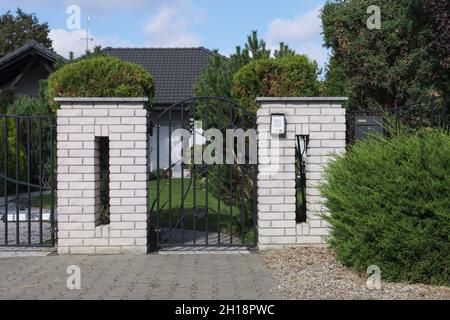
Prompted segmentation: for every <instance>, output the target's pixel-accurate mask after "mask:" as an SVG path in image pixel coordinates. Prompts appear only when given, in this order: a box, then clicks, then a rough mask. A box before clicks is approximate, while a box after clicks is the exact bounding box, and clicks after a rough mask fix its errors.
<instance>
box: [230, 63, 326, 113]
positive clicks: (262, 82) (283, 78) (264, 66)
mask: <svg viewBox="0 0 450 320" xmlns="http://www.w3.org/2000/svg"><path fill="white" fill-rule="evenodd" d="M319 87H320V86H319V81H318V68H317V63H316V62H315V61H312V60H310V59H309V58H308V57H307V56H305V55H293V56H286V57H281V58H277V59H260V60H255V61H253V62H251V63H249V64H248V65H246V66H245V67H243V68H242V69H240V70H239V71H238V72H237V73H236V74H235V75H234V77H233V89H232V91H233V96H234V98H235V99H236V100H237V101H239V103H240V104H241V106H242V107H244V108H246V109H248V110H249V111H251V112H252V113H255V114H256V111H257V110H258V108H259V105H258V103H256V101H255V99H256V98H257V97H312V96H318V95H319Z"/></svg>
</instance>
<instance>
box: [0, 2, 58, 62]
mask: <svg viewBox="0 0 450 320" xmlns="http://www.w3.org/2000/svg"><path fill="white" fill-rule="evenodd" d="M49 32H50V29H49V27H48V23H46V22H44V23H40V22H39V20H38V18H37V17H36V15H35V14H27V13H25V12H23V11H22V10H21V9H19V8H18V9H17V10H16V12H15V14H13V13H11V11H7V12H6V13H5V14H3V15H2V16H0V57H2V56H4V55H5V54H7V53H8V52H11V51H13V50H14V49H17V48H18V47H20V46H22V45H23V44H25V43H26V42H27V41H29V40H36V41H37V42H39V43H40V44H42V45H44V46H45V47H47V48H49V49H51V48H52V40H51V39H50V38H49V37H48V34H49Z"/></svg>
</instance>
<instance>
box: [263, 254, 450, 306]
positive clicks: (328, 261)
mask: <svg viewBox="0 0 450 320" xmlns="http://www.w3.org/2000/svg"><path fill="white" fill-rule="evenodd" d="M261 260H262V261H263V263H264V264H265V265H266V267H267V268H268V269H269V270H270V271H271V273H272V275H273V278H274V281H275V286H276V289H277V290H278V291H279V294H280V296H282V297H283V298H284V299H288V300H324V299H326V300H358V299H363V300H371V299H372V300H373V299H377V300H386V299H387V300H397V299H398V300H411V299H439V300H450V287H438V286H431V285H423V284H404V283H388V282H382V284H381V289H380V290H375V289H372V290H371V289H368V288H367V286H366V278H365V277H364V275H359V274H358V273H356V272H354V271H352V270H350V269H348V268H346V267H344V266H343V265H341V264H340V263H339V262H337V261H336V258H335V254H334V252H333V251H332V250H331V249H329V248H295V249H287V250H279V251H265V252H261ZM381 276H383V274H381Z"/></svg>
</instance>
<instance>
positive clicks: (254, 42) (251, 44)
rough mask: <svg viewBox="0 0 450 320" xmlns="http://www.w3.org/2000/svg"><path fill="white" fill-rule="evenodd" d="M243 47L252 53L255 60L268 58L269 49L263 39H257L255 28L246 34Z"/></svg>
mask: <svg viewBox="0 0 450 320" xmlns="http://www.w3.org/2000/svg"><path fill="white" fill-rule="evenodd" d="M245 48H246V49H247V50H248V51H249V52H250V53H251V54H252V58H253V59H255V60H258V59H264V58H270V50H269V49H267V48H266V42H265V41H264V40H260V39H258V31H256V30H253V31H252V33H251V34H250V35H249V36H247V43H246V44H245Z"/></svg>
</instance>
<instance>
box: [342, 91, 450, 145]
mask: <svg viewBox="0 0 450 320" xmlns="http://www.w3.org/2000/svg"><path fill="white" fill-rule="evenodd" d="M448 108H449V106H448V105H447V104H446V100H445V99H443V98H442V97H434V98H431V99H427V100H423V101H419V102H417V103H414V104H410V105H407V106H402V107H397V108H392V109H387V110H376V109H364V110H354V111H350V112H348V113H347V143H348V144H352V143H353V142H355V141H357V140H361V139H364V138H365V137H366V136H367V134H368V133H369V132H371V131H378V132H384V133H386V131H385V129H384V127H385V124H386V120H387V118H390V119H392V120H394V121H396V122H398V123H401V124H404V125H406V126H408V127H410V128H420V127H430V128H435V127H441V128H449V126H450V111H449V110H448Z"/></svg>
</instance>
